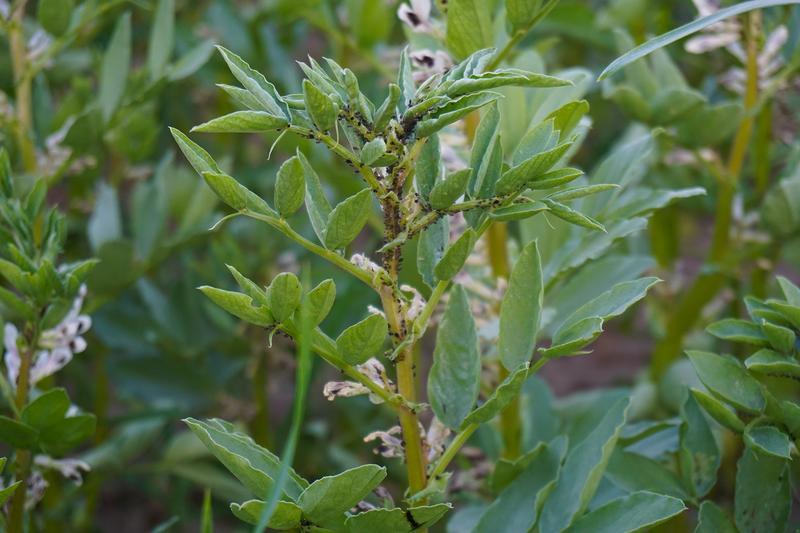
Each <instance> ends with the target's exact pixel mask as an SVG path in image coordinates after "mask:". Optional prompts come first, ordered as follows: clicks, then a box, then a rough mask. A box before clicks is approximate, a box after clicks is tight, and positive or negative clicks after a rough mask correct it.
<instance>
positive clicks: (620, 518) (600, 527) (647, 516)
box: [565, 491, 686, 533]
mask: <svg viewBox="0 0 800 533" xmlns="http://www.w3.org/2000/svg"><path fill="white" fill-rule="evenodd" d="M685 510H686V506H685V505H684V504H683V502H682V501H680V500H679V499H677V498H673V497H672V496H665V495H663V494H656V493H653V492H647V491H639V492H634V493H633V494H629V495H628V496H624V497H622V498H617V499H616V500H612V501H610V502H608V503H607V504H605V505H603V506H601V507H598V508H597V509H595V510H594V511H592V512H590V513H588V514H586V515H585V516H583V517H581V518H580V519H579V520H578V521H576V522H575V523H574V524H573V525H572V526H571V527H569V528H567V529H566V530H565V533H632V532H635V531H649V530H650V528H652V527H654V526H656V525H658V524H661V523H662V522H666V521H667V520H669V519H670V518H672V517H674V516H677V515H679V514H681V513H682V512H683V511H685Z"/></svg>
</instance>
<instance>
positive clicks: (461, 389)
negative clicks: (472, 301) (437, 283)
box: [428, 285, 481, 429]
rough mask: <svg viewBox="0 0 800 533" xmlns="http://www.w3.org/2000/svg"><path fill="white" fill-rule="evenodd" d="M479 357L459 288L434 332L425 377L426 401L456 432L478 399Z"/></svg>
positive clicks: (469, 313) (465, 301)
mask: <svg viewBox="0 0 800 533" xmlns="http://www.w3.org/2000/svg"><path fill="white" fill-rule="evenodd" d="M480 374H481V356H480V352H479V351H478V332H477V330H476V328H475V321H474V320H473V318H472V311H471V310H470V307H469V298H468V297H467V292H466V291H465V290H464V288H463V287H462V286H461V285H455V287H453V289H452V290H451V291H450V300H449V301H448V302H447V308H446V309H445V312H444V315H443V316H442V320H441V323H440V324H439V328H438V331H437V332H436V348H435V350H434V352H433V366H432V367H431V370H430V373H429V374H428V399H429V401H430V403H431V408H432V409H433V412H434V414H435V415H436V417H437V418H438V419H439V420H441V421H442V422H443V423H444V424H445V425H447V426H449V427H451V428H454V429H458V427H459V426H460V425H461V422H462V421H463V420H464V418H465V417H466V416H467V414H469V412H470V410H471V409H472V406H474V405H475V401H476V400H477V399H478V390H479V388H480V377H481V376H480Z"/></svg>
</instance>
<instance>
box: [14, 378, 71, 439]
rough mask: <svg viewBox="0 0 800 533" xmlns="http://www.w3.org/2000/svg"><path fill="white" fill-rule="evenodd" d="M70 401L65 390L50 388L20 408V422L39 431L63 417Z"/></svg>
mask: <svg viewBox="0 0 800 533" xmlns="http://www.w3.org/2000/svg"><path fill="white" fill-rule="evenodd" d="M70 405H72V404H71V402H70V401H69V396H67V391H65V390H64V389H61V388H56V389H50V390H49V391H47V392H45V393H44V394H42V395H41V396H39V397H38V398H36V399H35V400H33V401H31V402H30V403H29V404H28V405H26V406H25V408H24V409H23V410H22V422H24V423H25V424H28V425H29V426H31V427H33V428H35V429H37V430H39V431H41V430H43V429H44V428H46V427H48V426H52V425H53V424H55V423H56V422H59V421H61V420H63V419H64V417H65V416H66V414H67V411H68V410H69V407H70Z"/></svg>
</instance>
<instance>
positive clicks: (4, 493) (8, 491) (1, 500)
mask: <svg viewBox="0 0 800 533" xmlns="http://www.w3.org/2000/svg"><path fill="white" fill-rule="evenodd" d="M20 483H22V480H19V481H16V482H14V483H12V484H11V485H9V486H7V487H3V488H2V489H0V505H5V504H6V502H7V501H8V500H10V499H11V496H13V495H14V493H15V492H16V491H17V487H19V485H20Z"/></svg>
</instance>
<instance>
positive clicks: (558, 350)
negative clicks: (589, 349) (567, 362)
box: [539, 316, 603, 359]
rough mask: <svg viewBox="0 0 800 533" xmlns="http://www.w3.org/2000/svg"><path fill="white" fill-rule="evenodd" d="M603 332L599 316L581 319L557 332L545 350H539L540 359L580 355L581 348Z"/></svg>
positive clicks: (601, 320)
mask: <svg viewBox="0 0 800 533" xmlns="http://www.w3.org/2000/svg"><path fill="white" fill-rule="evenodd" d="M602 332H603V319H602V317H599V316H590V317H586V318H583V319H581V320H579V321H577V322H575V323H574V324H571V325H569V326H567V327H564V328H561V329H559V330H558V333H557V334H556V336H554V337H553V340H552V343H551V344H550V346H549V347H547V348H539V354H541V356H542V357H547V358H548V359H552V358H554V357H561V356H563V355H573V354H578V355H580V354H582V353H584V352H579V351H578V350H580V349H581V348H583V347H584V346H586V345H587V344H589V343H591V342H593V341H594V340H595V339H597V337H599V336H600V334H601V333H602Z"/></svg>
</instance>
